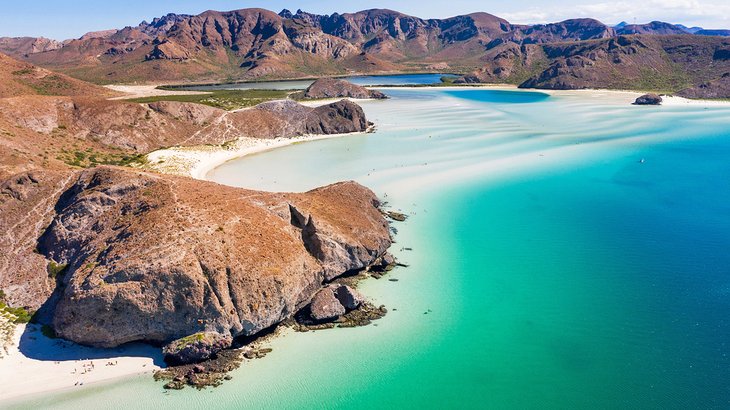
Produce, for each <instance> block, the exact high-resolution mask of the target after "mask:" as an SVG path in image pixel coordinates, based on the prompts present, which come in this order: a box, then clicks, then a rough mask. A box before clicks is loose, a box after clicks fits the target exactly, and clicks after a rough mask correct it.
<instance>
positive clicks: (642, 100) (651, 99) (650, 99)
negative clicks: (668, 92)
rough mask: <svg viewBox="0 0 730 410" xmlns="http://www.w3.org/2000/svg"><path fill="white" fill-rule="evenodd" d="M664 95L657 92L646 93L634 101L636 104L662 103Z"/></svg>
mask: <svg viewBox="0 0 730 410" xmlns="http://www.w3.org/2000/svg"><path fill="white" fill-rule="evenodd" d="M661 103H662V97H660V96H659V95H657V94H644V95H642V96H641V97H639V98H637V99H636V101H634V105H661Z"/></svg>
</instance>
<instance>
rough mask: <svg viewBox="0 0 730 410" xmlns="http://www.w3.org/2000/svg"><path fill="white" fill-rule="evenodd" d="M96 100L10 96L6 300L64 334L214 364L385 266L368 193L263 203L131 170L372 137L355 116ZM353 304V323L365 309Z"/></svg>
mask: <svg viewBox="0 0 730 410" xmlns="http://www.w3.org/2000/svg"><path fill="white" fill-rule="evenodd" d="M4 58H5V59H6V60H0V63H3V62H9V63H8V64H13V65H14V64H17V62H15V61H14V60H12V59H9V58H7V57H4ZM21 64H24V63H21ZM3 66H4V65H3V64H0V68H2V67H3ZM29 69H35V68H32V67H31V68H29ZM6 71H8V70H6ZM9 71H11V72H12V67H11V69H10V70H9ZM0 72H3V71H2V70H0ZM80 83H81V85H82V86H83V87H88V89H89V90H92V91H94V90H96V86H93V85H91V84H86V83H83V82H80ZM91 94H92V95H81V96H63V95H52V96H45V95H38V94H37V93H36V94H33V93H30V91H28V90H27V89H21V88H13V89H11V90H10V91H8V95H6V96H5V97H6V98H0V107H1V108H2V109H0V141H1V142H2V144H0V158H2V160H3V161H2V166H1V167H0V227H2V229H1V230H2V232H3V233H4V234H3V235H2V237H0V248H1V249H2V250H3V252H2V253H0V290H2V299H3V303H7V306H12V307H13V309H18V311H22V312H23V313H24V315H25V316H27V317H28V318H30V316H31V315H32V317H33V320H34V321H36V322H38V323H41V324H44V325H46V326H47V327H48V329H49V332H52V334H53V335H54V337H61V338H63V339H67V340H70V341H74V342H77V343H80V344H83V345H86V346H94V347H104V348H109V347H116V346H120V345H122V344H125V343H129V342H135V341H139V342H146V343H150V344H154V345H158V346H166V347H165V354H166V358H167V359H168V362H169V363H170V364H175V365H179V364H188V363H192V362H197V361H201V360H207V361H214V360H217V359H218V356H219V355H220V354H221V351H222V350H224V349H228V348H230V347H233V346H238V345H240V343H241V341H242V340H253V339H254V338H256V337H258V336H259V335H261V334H265V333H267V332H268V331H269V329H271V328H273V327H275V326H277V325H278V324H280V323H282V322H284V321H287V320H292V319H293V318H294V316H295V315H296V314H297V313H298V312H300V311H302V310H303V309H305V308H306V307H308V306H309V305H310V303H311V301H312V300H313V298H315V297H317V295H318V294H319V293H320V292H321V289H329V288H330V286H333V285H330V283H331V282H332V281H334V280H335V279H337V278H339V277H341V276H343V275H345V276H349V275H353V274H356V273H357V272H359V271H365V270H368V269H370V268H371V267H372V266H381V265H382V264H383V260H384V258H385V259H386V260H390V257H389V256H388V254H387V250H388V248H389V246H390V245H391V243H392V239H391V231H390V228H389V225H388V222H387V221H386V218H385V216H384V214H383V212H382V211H381V210H380V202H379V200H378V199H377V197H376V196H375V195H374V194H373V192H371V191H370V190H368V189H367V188H365V187H363V186H361V185H359V184H357V183H354V182H341V183H336V184H333V185H330V186H326V187H322V188H318V189H315V190H312V191H310V192H306V193H265V192H257V191H251V190H245V189H238V188H231V187H226V186H222V185H218V184H215V183H210V182H205V181H199V180H195V179H191V178H188V177H179V176H172V175H165V174H159V173H154V172H148V171H141V170H139V169H135V167H139V166H141V165H143V164H144V162H145V157H144V154H146V153H148V152H150V151H153V150H156V149H159V148H162V147H165V146H170V145H176V146H190V145H204V144H213V145H220V144H224V143H226V142H230V141H231V140H233V139H235V138H238V137H240V136H244V137H246V138H251V139H263V140H268V139H276V138H291V137H295V136H299V135H330V134H347V133H355V132H362V131H365V130H367V129H368V127H369V126H370V125H371V124H370V123H369V122H368V121H367V119H366V117H365V114H364V113H363V111H362V109H361V108H360V107H359V106H358V105H356V104H354V103H352V102H350V101H347V100H343V101H338V102H334V103H329V104H325V105H321V106H318V107H307V106H303V105H300V104H298V103H296V102H294V101H290V100H287V101H273V102H268V103H263V104H260V105H258V106H256V107H254V108H252V109H246V110H240V111H233V112H228V111H223V110H219V109H216V108H212V107H207V106H203V105H198V104H191V103H181V102H155V103H149V104H136V103H129V102H123V101H109V100H103V99H99V98H98V96H95V95H93V92H92V93H91ZM354 292H355V291H354V290H353V291H352V293H350V295H354V294H355V293H354ZM343 297H344V296H343ZM343 301H345V302H342V303H347V309H348V312H349V311H352V310H353V309H355V308H356V307H360V306H364V305H365V302H364V301H363V300H362V299H361V298H360V297H359V296H358V299H357V303H355V302H354V301H352V300H349V299H343ZM3 306H5V304H3ZM330 319H333V320H334V319H336V318H335V317H330ZM237 343H238V344H237ZM223 356H225V357H235V354H233V353H231V354H228V353H226V354H223ZM224 367H230V363H229V364H228V365H226V366H224Z"/></svg>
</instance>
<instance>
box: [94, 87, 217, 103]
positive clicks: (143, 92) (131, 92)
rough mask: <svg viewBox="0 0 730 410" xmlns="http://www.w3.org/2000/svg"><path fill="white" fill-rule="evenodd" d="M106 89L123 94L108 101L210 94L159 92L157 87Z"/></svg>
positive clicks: (198, 92) (200, 92) (199, 92)
mask: <svg viewBox="0 0 730 410" xmlns="http://www.w3.org/2000/svg"><path fill="white" fill-rule="evenodd" d="M105 87H106V88H108V89H110V90H114V91H117V92H121V93H124V95H122V96H119V97H113V98H110V100H131V99H134V98H146V97H158V96H165V95H198V94H210V93H207V92H202V91H169V90H160V89H158V88H157V87H158V85H154V84H153V85H107V86H105Z"/></svg>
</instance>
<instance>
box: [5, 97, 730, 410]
mask: <svg viewBox="0 0 730 410" xmlns="http://www.w3.org/2000/svg"><path fill="white" fill-rule="evenodd" d="M388 92H389V93H391V94H392V95H393V97H394V98H393V99H392V100H389V101H385V102H368V103H365V104H363V105H364V107H365V110H366V112H367V114H368V116H369V117H370V118H371V119H374V120H375V122H376V123H377V124H378V131H377V132H376V133H375V134H370V135H367V136H357V137H347V138H341V139H333V140H325V141H319V142H314V143H306V144H299V145H295V146H292V147H288V148H284V149H279V150H276V151H272V152H268V153H265V154H262V155H256V156H252V157H249V158H245V159H242V160H238V161H234V162H231V163H229V164H226V165H225V166H223V167H221V168H219V169H218V170H216V171H215V172H214V173H212V174H211V178H212V179H214V180H216V181H219V182H223V183H228V184H232V185H241V186H248V187H256V188H261V189H272V190H277V189H281V190H304V189H308V188H311V187H314V186H317V185H321V184H324V183H329V182H333V181H336V180H341V179H355V180H358V181H360V182H363V183H365V184H367V185H368V186H371V187H372V188H373V189H374V190H375V191H376V192H377V193H378V194H379V195H381V196H382V197H385V198H386V199H387V200H388V201H389V202H390V205H391V206H392V207H393V208H395V209H401V210H403V211H406V212H408V213H410V214H411V215H412V216H411V217H410V218H409V220H408V221H407V222H405V223H401V224H397V225H395V226H396V227H397V229H398V235H397V236H396V240H397V243H396V244H395V245H394V246H393V249H394V251H395V253H396V254H397V256H398V257H399V258H400V259H401V260H402V261H403V262H406V263H408V264H410V267H408V268H406V269H398V270H397V271H395V272H394V273H393V276H392V277H394V278H397V279H398V281H397V282H391V281H387V280H385V279H381V280H379V281H377V280H370V281H367V282H365V283H363V286H362V292H363V293H365V294H367V295H368V296H370V297H371V298H373V299H375V301H376V302H377V303H383V304H385V305H386V306H388V307H389V308H390V309H391V311H390V313H389V314H388V315H387V316H386V318H384V319H383V320H380V321H378V322H377V326H369V327H365V328H357V329H338V330H332V331H322V332H316V333H307V334H290V335H287V336H285V337H282V338H279V339H277V340H275V341H274V342H272V347H273V348H274V351H273V353H272V354H270V355H269V356H267V357H266V359H264V360H256V361H252V362H247V363H246V364H245V365H244V366H242V367H241V368H240V369H239V370H237V371H236V372H234V374H233V377H234V378H233V380H232V381H230V382H228V383H226V384H224V385H223V386H221V387H219V388H217V389H209V390H207V391H202V392H198V391H194V390H185V391H181V392H172V393H164V392H163V390H162V388H161V384H159V383H154V382H152V381H151V380H150V378H149V376H143V377H135V378H131V379H129V380H126V381H122V382H115V383H113V384H107V385H99V386H92V387H89V388H85V389H82V390H78V391H74V392H68V393H60V394H53V395H49V396H46V397H41V398H36V399H34V400H32V401H24V402H21V403H18V404H16V406H17V407H21V408H37V407H57V408H81V407H89V408H125V409H126V408H140V409H142V408H151V407H159V408H201V409H202V408H230V409H234V408H252V409H260V408H272V409H285V408H363V409H366V408H435V409H439V408H495V409H500V408H518V409H526V408H535V409H538V408H540V409H542V408H590V409H593V408H656V409H670V408H676V409H685V408H729V407H730V384H728V382H727V380H730V358H728V354H729V353H730V346H728V344H729V343H730V322H729V321H728V312H730V309H729V308H730V253H729V252H728V251H727V250H728V247H729V245H730V218H729V217H728V216H730V179H729V177H730V161H728V158H730V131H728V130H730V128H728V125H730V109H727V108H710V109H705V107H694V106H692V107H660V108H648V109H644V107H641V108H639V107H632V106H630V105H628V104H626V103H625V102H624V101H621V100H614V99H591V98H589V97H588V96H581V95H577V96H575V95H565V96H560V95H558V96H553V97H549V98H548V97H546V96H544V95H540V94H519V95H518V94H514V93H506V94H504V92H499V93H494V92H485V91H477V90H463V91H449V90H438V91H434V90H389V91H388ZM642 159H644V161H643V162H642V161H641V160H642ZM406 247H408V248H412V250H410V251H409V250H405V249H404V248H406Z"/></svg>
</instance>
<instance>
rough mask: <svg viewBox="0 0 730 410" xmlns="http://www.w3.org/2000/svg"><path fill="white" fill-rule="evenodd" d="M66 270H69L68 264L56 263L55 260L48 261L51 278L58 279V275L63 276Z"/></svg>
mask: <svg viewBox="0 0 730 410" xmlns="http://www.w3.org/2000/svg"><path fill="white" fill-rule="evenodd" d="M66 270H68V265H67V264H65V263H56V262H55V261H51V262H50V263H48V277H49V278H52V279H56V278H57V277H63V275H65V274H66Z"/></svg>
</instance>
